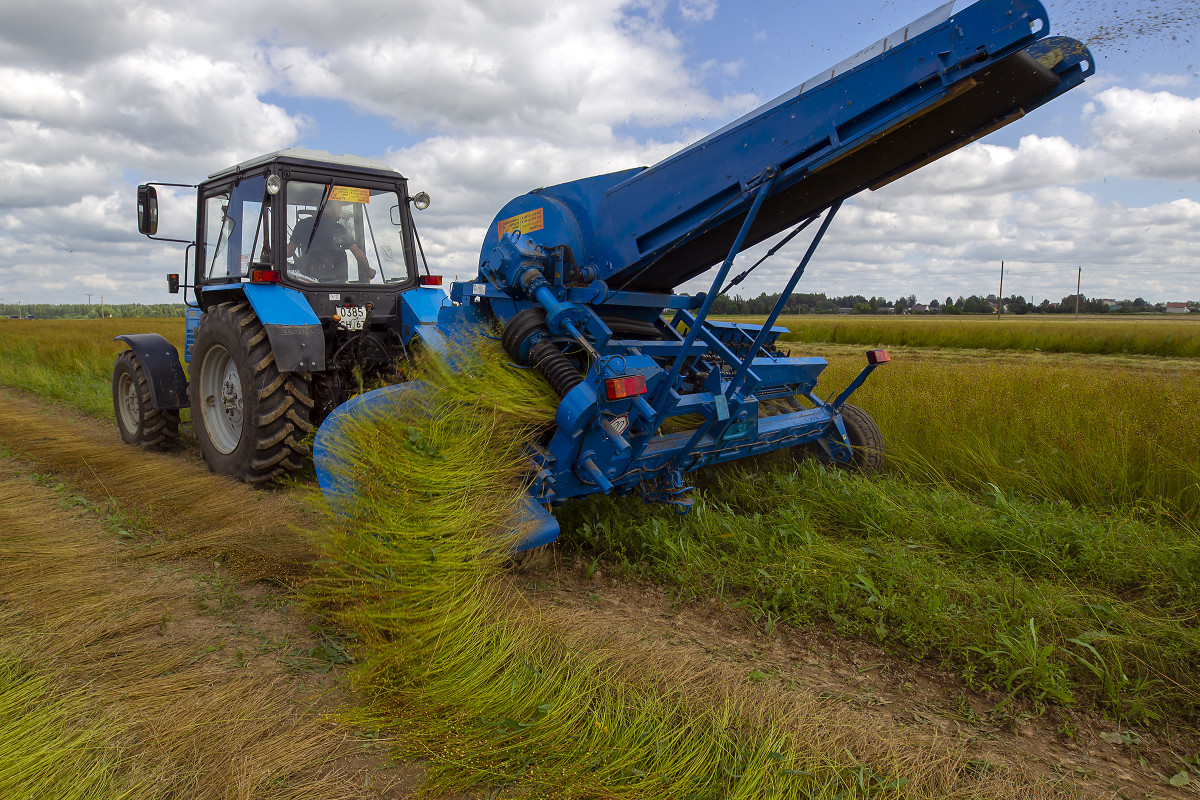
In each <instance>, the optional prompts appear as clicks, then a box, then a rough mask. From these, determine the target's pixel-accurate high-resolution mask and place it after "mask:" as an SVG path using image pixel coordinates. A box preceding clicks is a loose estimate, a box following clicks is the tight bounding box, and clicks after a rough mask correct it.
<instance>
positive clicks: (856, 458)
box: [842, 403, 884, 475]
mask: <svg viewBox="0 0 1200 800" xmlns="http://www.w3.org/2000/svg"><path fill="white" fill-rule="evenodd" d="M842 424H843V425H845V426H846V438H848V439H849V440H850V446H851V447H852V448H854V455H853V457H851V459H850V463H849V464H848V465H847V466H848V467H850V468H851V469H856V470H858V471H859V472H861V473H863V474H864V475H874V474H875V473H877V472H881V471H882V470H883V462H884V453H883V432H882V431H880V430H879V425H878V424H876V422H875V420H874V419H873V418H872V417H871V415H870V414H868V413H867V412H865V411H863V410H862V409H861V408H859V407H858V406H854V405H850V404H849V403H843V404H842Z"/></svg>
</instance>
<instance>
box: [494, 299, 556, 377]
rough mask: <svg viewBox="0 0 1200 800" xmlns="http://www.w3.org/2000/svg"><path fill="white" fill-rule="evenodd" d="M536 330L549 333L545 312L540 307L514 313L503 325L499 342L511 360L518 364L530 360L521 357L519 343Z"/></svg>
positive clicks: (522, 342) (527, 362)
mask: <svg viewBox="0 0 1200 800" xmlns="http://www.w3.org/2000/svg"><path fill="white" fill-rule="evenodd" d="M537 331H546V334H547V335H549V333H550V332H549V330H547V328H546V312H545V311H543V310H542V309H540V308H527V309H525V310H524V311H518V312H517V313H516V314H514V315H513V318H512V319H510V320H509V321H508V324H507V325H505V326H504V330H503V331H502V332H501V334H500V343H501V344H503V345H504V349H505V351H506V352H507V353H508V354H509V355H510V356H512V359H513V361H516V362H517V363H518V364H529V363H531V362H530V360H529V359H528V358H522V357H521V345H522V344H524V343H525V340H526V339H527V338H528V337H529V336H530V335H531V334H533V333H535V332H537Z"/></svg>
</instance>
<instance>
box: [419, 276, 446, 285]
mask: <svg viewBox="0 0 1200 800" xmlns="http://www.w3.org/2000/svg"><path fill="white" fill-rule="evenodd" d="M421 285H422V286H441V285H442V276H441V275H422V276H421Z"/></svg>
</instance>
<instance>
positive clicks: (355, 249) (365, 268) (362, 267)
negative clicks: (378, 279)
mask: <svg viewBox="0 0 1200 800" xmlns="http://www.w3.org/2000/svg"><path fill="white" fill-rule="evenodd" d="M346 249H347V250H349V251H350V254H351V255H352V256H354V259H355V260H356V261H357V262H358V275H359V280H368V281H369V280H371V279H372V278H374V277H375V274H376V273H375V269H374V268H373V267H372V266H371V265H370V264H369V263H367V254H366V253H364V252H363V250H362V248H361V247H359V246H358V243H354V244H352V245H350V246H349V247H348V248H346ZM364 273H366V274H367V277H366V278H363V277H362V276H363V274H364Z"/></svg>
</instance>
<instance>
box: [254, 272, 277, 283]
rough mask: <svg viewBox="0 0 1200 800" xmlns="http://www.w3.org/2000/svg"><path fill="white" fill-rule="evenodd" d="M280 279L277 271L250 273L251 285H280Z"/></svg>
mask: <svg viewBox="0 0 1200 800" xmlns="http://www.w3.org/2000/svg"><path fill="white" fill-rule="evenodd" d="M280 277H281V276H280V274H279V270H277V269H256V270H252V271H251V272H250V282H251V283H279V280H280Z"/></svg>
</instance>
